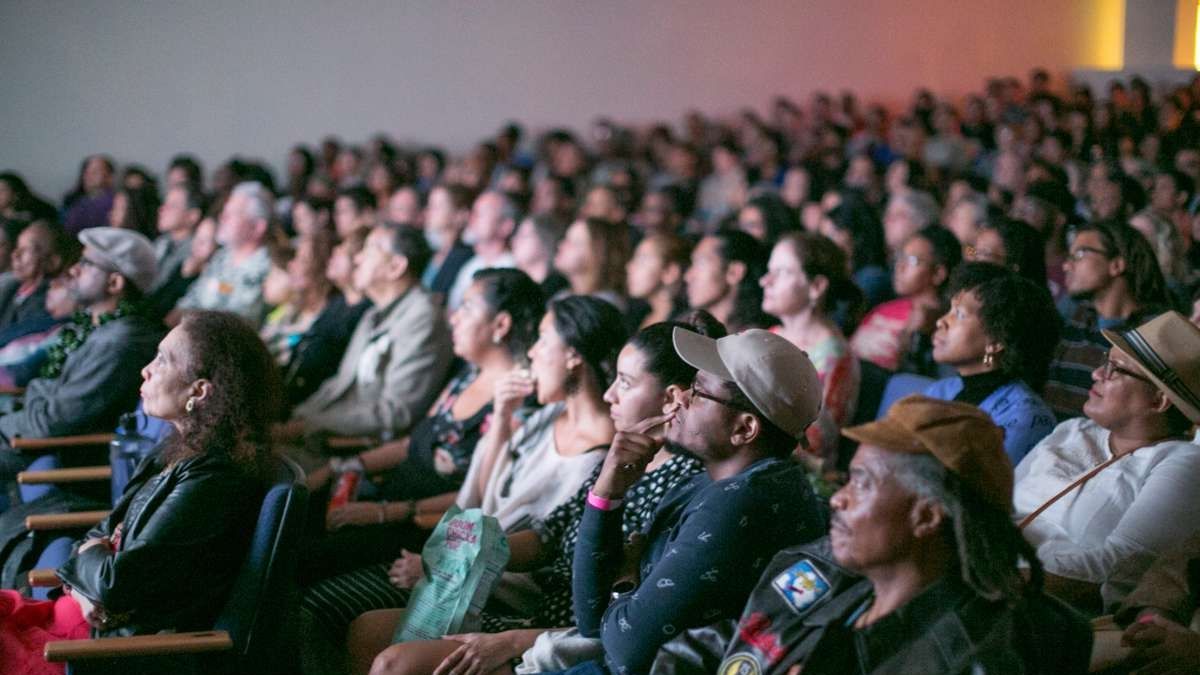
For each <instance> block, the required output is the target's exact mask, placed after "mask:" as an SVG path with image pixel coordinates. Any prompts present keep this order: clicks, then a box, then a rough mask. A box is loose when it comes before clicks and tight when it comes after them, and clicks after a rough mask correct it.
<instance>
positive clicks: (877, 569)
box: [652, 396, 1092, 675]
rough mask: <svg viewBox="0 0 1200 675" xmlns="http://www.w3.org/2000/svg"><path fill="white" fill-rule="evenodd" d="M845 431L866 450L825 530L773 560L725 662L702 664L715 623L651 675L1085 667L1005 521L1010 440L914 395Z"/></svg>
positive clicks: (980, 420) (972, 410)
mask: <svg viewBox="0 0 1200 675" xmlns="http://www.w3.org/2000/svg"><path fill="white" fill-rule="evenodd" d="M843 433H844V434H845V435H846V436H848V437H850V438H851V439H854V440H856V441H859V442H860V443H861V445H860V446H859V449H858V452H857V454H856V455H855V456H854V460H853V461H852V462H851V464H850V482H849V483H848V484H847V485H846V486H845V487H843V488H842V489H840V490H839V491H838V492H837V493H836V494H834V496H833V498H832V499H831V500H830V505H831V506H832V508H833V516H832V526H831V529H830V536H829V537H828V538H825V539H822V540H819V541H817V542H814V543H811V544H806V545H803V546H796V547H792V548H787V549H784V550H783V551H782V552H780V553H779V554H778V555H776V556H775V558H774V560H773V561H772V562H771V564H770V565H769V566H768V567H767V569H766V571H765V572H764V574H763V576H762V577H761V579H760V581H759V583H758V586H757V587H756V588H755V590H754V592H753V593H752V594H751V596H750V601H749V603H748V604H747V605H746V608H745V610H744V611H743V613H742V617H741V620H740V621H739V622H738V624H737V626H736V628H734V629H733V631H732V639H731V640H729V641H728V642H727V646H726V647H725V649H724V656H723V660H722V661H721V662H720V666H719V667H717V668H713V666H714V665H715V664H716V659H711V660H709V658H711V657H704V656H702V655H701V654H703V652H705V651H706V649H705V647H704V645H712V644H713V643H714V642H722V641H721V640H719V639H716V640H714V639H713V632H712V629H710V630H709V633H708V634H707V636H705V635H703V634H699V633H693V634H692V635H690V636H685V637H684V638H681V639H680V640H677V641H676V642H675V643H672V644H669V645H668V646H667V648H666V649H665V650H664V654H662V655H660V657H659V658H660V661H659V663H657V664H656V666H657V667H656V668H655V670H654V671H652V672H667V671H668V670H669V671H671V672H675V673H681V672H692V670H693V669H694V670H695V671H697V672H701V671H702V672H710V673H711V672H714V670H715V671H716V672H718V673H720V674H721V675H762V674H764V673H771V674H776V673H778V674H779V675H784V674H787V675H792V674H794V673H800V672H803V673H805V674H810V673H839V674H840V673H871V674H882V673H925V674H930V673H972V674H974V673H1027V674H1028V673H1045V674H1047V675H1049V674H1050V673H1054V674H1064V673H1085V672H1087V668H1088V658H1089V655H1090V652H1091V644H1092V638H1091V634H1090V631H1089V627H1088V625H1087V623H1086V622H1084V621H1083V619H1082V618H1080V617H1079V616H1077V615H1076V614H1074V613H1073V612H1072V610H1070V609H1068V608H1067V607H1066V606H1065V605H1061V604H1059V603H1058V602H1057V601H1055V600H1052V599H1050V598H1049V597H1048V596H1046V595H1043V593H1042V592H1041V584H1042V571H1041V567H1040V566H1039V565H1038V562H1037V558H1036V556H1035V555H1034V552H1033V549H1032V548H1031V547H1030V546H1029V545H1028V544H1026V543H1025V541H1024V539H1022V538H1021V534H1020V532H1018V530H1017V528H1016V527H1015V526H1014V525H1013V524H1012V521H1011V520H1010V518H1009V511H1010V510H1011V502H1012V485H1013V470H1012V465H1011V464H1010V463H1009V461H1008V459H1007V457H1006V456H1005V454H1004V446H1003V439H1004V432H1003V431H1002V430H1001V429H1000V428H999V427H997V426H996V425H995V424H993V423H992V422H991V420H990V419H989V417H988V416H987V415H986V414H985V413H983V412H982V411H980V410H979V409H978V408H976V407H974V406H971V405H967V404H965V403H958V402H954V401H938V400H934V399H931V398H927V397H925V396H909V397H906V398H904V399H901V400H900V401H898V402H897V403H896V404H895V405H894V406H892V408H891V409H890V410H889V411H888V414H887V416H886V417H885V418H883V419H881V420H878V421H876V422H872V423H869V424H865V425H862V426H858V427H853V428H850V429H846V430H844V432H843ZM1022 561H1023V562H1024V563H1025V564H1027V565H1028V566H1029V570H1028V575H1027V576H1028V579H1026V575H1025V574H1023V573H1022V571H1021V569H1020V567H1019V565H1020V564H1021V563H1022ZM716 632H718V633H719V632H720V631H719V630H717V631H716ZM688 638H691V639H692V644H691V645H687V644H685V641H686V640H687V639H688ZM709 650H711V647H710V648H709ZM672 656H674V658H675V663H673V664H672V666H673V667H671V668H666V663H665V662H664V661H665V660H666V659H670V658H672ZM717 658H721V657H717ZM696 661H705V663H697V662H696ZM681 662H682V667H681Z"/></svg>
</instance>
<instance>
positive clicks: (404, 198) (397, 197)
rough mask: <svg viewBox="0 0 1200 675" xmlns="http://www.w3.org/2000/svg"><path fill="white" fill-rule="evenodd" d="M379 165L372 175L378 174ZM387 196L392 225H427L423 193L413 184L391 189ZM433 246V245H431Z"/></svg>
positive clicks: (388, 215) (388, 219)
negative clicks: (423, 217)
mask: <svg viewBox="0 0 1200 675" xmlns="http://www.w3.org/2000/svg"><path fill="white" fill-rule="evenodd" d="M378 169H379V167H378V165H377V166H376V167H375V168H374V169H372V172H373V173H372V174H371V175H372V176H375V175H378ZM392 178H395V176H392ZM389 192H390V194H388V196H387V210H386V214H385V215H386V216H387V217H386V218H385V220H387V222H389V223H391V224H392V225H403V226H405V227H415V228H417V229H418V230H419V229H421V228H423V227H424V226H425V221H424V220H423V219H422V216H423V213H424V208H422V206H421V193H420V192H418V191H417V189H416V188H415V187H413V186H411V185H401V186H399V187H393V188H392V189H390V190H389ZM430 248H432V246H431V247H430Z"/></svg>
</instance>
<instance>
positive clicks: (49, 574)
mask: <svg viewBox="0 0 1200 675" xmlns="http://www.w3.org/2000/svg"><path fill="white" fill-rule="evenodd" d="M26 579H28V580H29V585H30V586H33V587H34V588H53V587H55V586H61V585H62V580H60V579H59V578H58V575H57V574H55V573H54V570H53V569H50V568H48V567H46V568H43V569H38V570H29V574H28V575H27V576H26Z"/></svg>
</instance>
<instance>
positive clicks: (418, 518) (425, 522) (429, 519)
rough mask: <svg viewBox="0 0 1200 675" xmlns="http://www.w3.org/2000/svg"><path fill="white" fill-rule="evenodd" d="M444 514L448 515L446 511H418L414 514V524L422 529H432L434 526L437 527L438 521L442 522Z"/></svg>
mask: <svg viewBox="0 0 1200 675" xmlns="http://www.w3.org/2000/svg"><path fill="white" fill-rule="evenodd" d="M444 515H446V514H445V512H442V513H418V514H417V515H415V516H413V525H416V526H417V527H419V528H421V529H422V530H432V529H433V528H435V527H437V525H438V523H440V522H442V516H444Z"/></svg>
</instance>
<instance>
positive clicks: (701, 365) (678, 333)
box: [671, 328, 734, 382]
mask: <svg viewBox="0 0 1200 675" xmlns="http://www.w3.org/2000/svg"><path fill="white" fill-rule="evenodd" d="M671 341H672V342H674V343H675V352H676V353H677V354H679V358H681V359H683V360H684V361H686V362H687V363H688V365H690V366H691V367H693V368H695V369H697V370H703V371H704V372H706V373H712V374H713V375H715V376H717V377H719V378H721V379H722V380H726V381H728V382H733V381H734V380H733V375H732V374H731V373H730V372H729V369H728V368H726V367H725V362H724V361H722V360H721V354H720V353H719V352H718V351H717V341H716V340H714V339H712V338H710V337H705V336H703V335H700V334H699V333H693V332H692V331H690V330H686V329H684V328H675V329H674V330H673V331H671Z"/></svg>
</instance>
